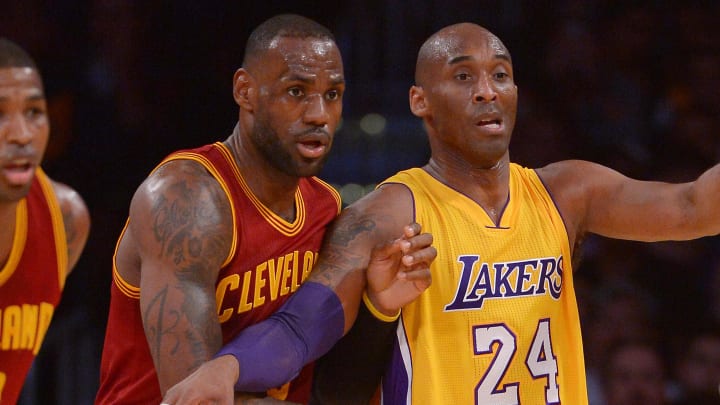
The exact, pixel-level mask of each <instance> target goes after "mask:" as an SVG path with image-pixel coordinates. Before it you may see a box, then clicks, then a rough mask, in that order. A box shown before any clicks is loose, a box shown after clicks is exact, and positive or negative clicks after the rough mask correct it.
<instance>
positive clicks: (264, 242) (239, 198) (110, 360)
mask: <svg viewBox="0 0 720 405" xmlns="http://www.w3.org/2000/svg"><path fill="white" fill-rule="evenodd" d="M178 159H189V160H193V161H196V162H198V163H200V164H201V165H203V167H205V168H206V169H207V170H208V172H209V173H211V174H212V176H213V177H214V178H215V179H216V180H217V181H218V182H219V183H220V185H221V187H222V189H223V190H224V191H225V194H226V196H227V198H228V200H229V201H230V205H231V208H232V212H233V221H234V227H233V228H234V236H233V243H232V248H231V251H230V252H229V254H228V256H227V258H226V260H225V262H224V264H223V266H222V268H221V270H220V273H219V275H218V279H217V282H216V299H217V315H218V319H219V321H220V323H221V328H222V333H223V344H225V343H227V342H228V341H230V340H232V338H233V337H234V336H236V335H237V334H238V333H240V331H242V330H243V329H245V328H247V327H248V326H250V325H253V324H255V323H258V322H260V321H262V320H264V319H266V318H267V317H269V316H270V315H271V314H273V313H274V312H275V311H276V310H277V309H278V308H279V307H280V306H281V305H282V304H283V303H284V302H285V301H286V300H287V299H288V298H289V297H290V295H291V294H292V293H294V292H295V291H296V290H297V288H298V287H299V286H300V284H301V283H302V282H303V281H304V280H305V279H306V277H307V276H308V274H309V273H310V270H311V269H312V267H313V265H314V264H315V262H316V260H317V253H318V251H319V249H320V244H321V242H322V238H323V235H324V233H325V227H326V226H327V225H328V224H329V223H330V222H331V221H332V220H333V219H334V218H335V217H336V216H337V214H338V213H339V212H340V207H341V201H340V196H339V195H338V193H337V192H336V191H335V190H334V189H333V188H332V187H331V186H330V185H328V184H326V183H324V182H323V181H321V180H320V179H318V178H315V177H310V178H303V179H301V180H300V184H299V187H298V190H297V192H296V194H295V207H296V213H297V214H296V218H295V221H294V222H292V223H289V222H287V221H285V220H284V219H282V218H281V217H279V216H278V215H276V214H274V213H273V212H272V211H270V209H268V208H267V207H265V206H264V205H263V204H262V203H261V202H260V201H259V200H258V199H257V198H256V197H255V195H254V194H253V193H252V191H251V190H250V188H249V187H248V185H247V183H246V182H245V179H244V178H243V177H242V175H241V174H240V171H239V169H238V167H237V165H236V164H235V161H234V159H233V157H232V154H231V152H230V150H229V149H228V148H227V147H226V146H224V145H223V144H222V143H219V142H218V143H215V144H212V145H206V146H204V147H201V148H198V149H194V150H187V151H180V152H176V153H174V154H172V155H170V156H169V157H168V158H166V159H165V160H164V162H163V163H165V162H168V161H171V160H178ZM163 163H161V165H162V164H163ZM128 221H132V218H129V219H128ZM115 264H116V263H114V266H113V283H112V288H111V294H112V296H111V304H110V315H109V319H108V327H107V333H106V337H105V345H104V348H103V357H102V363H101V375H100V378H101V384H100V390H99V392H98V395H97V398H96V403H98V404H114V403H148V404H149V403H156V404H157V403H160V400H161V399H162V397H161V394H160V387H159V384H158V379H157V374H156V372H155V368H154V365H153V361H152V358H151V356H150V349H149V347H148V343H147V340H146V338H145V334H144V331H143V325H142V319H141V316H140V302H139V298H140V288H139V287H138V286H134V285H131V284H129V283H128V282H126V281H125V280H123V279H122V277H120V275H119V273H118V272H117V269H116V268H115ZM311 378H312V369H311V366H309V367H306V368H305V369H303V371H302V372H301V373H300V375H299V376H298V377H297V378H296V379H294V380H293V381H292V382H291V383H289V384H286V385H285V386H283V387H280V388H279V389H274V390H271V391H270V392H269V395H271V396H273V397H275V398H278V399H284V400H290V401H296V402H307V400H308V398H309V392H310V382H311Z"/></svg>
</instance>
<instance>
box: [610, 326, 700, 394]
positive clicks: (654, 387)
mask: <svg viewBox="0 0 720 405" xmlns="http://www.w3.org/2000/svg"><path fill="white" fill-rule="evenodd" d="M618 327H620V325H618ZM663 358H664V355H663V353H662V351H661V350H660V349H658V348H657V347H655V346H654V345H653V344H650V343H647V342H643V341H625V342H620V343H618V344H616V345H615V346H613V347H612V348H611V349H610V350H609V351H608V354H607V362H606V365H605V367H604V369H603V387H604V393H605V404H606V405H663V404H668V402H667V400H666V388H667V387H666V384H667V380H666V374H665V367H666V366H665V364H663ZM699 404H700V403H696V405H699Z"/></svg>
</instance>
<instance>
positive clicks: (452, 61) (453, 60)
mask: <svg viewBox="0 0 720 405" xmlns="http://www.w3.org/2000/svg"><path fill="white" fill-rule="evenodd" d="M473 59H475V58H474V57H472V56H470V55H460V56H456V57H454V58H451V59H450V60H449V61H448V65H454V64H456V63H460V62H465V61H466V60H473ZM495 59H502V60H505V61H508V62H511V60H510V57H509V56H507V55H506V54H504V53H496V54H495Z"/></svg>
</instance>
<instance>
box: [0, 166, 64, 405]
mask: <svg viewBox="0 0 720 405" xmlns="http://www.w3.org/2000/svg"><path fill="white" fill-rule="evenodd" d="M67 261H68V259H67V239H66V237H65V228H64V225H63V220H62V213H61V212H60V206H59V205H58V202H57V199H56V197H55V193H54V192H53V189H52V185H51V184H50V180H49V179H48V178H47V177H46V176H45V173H43V171H42V170H41V169H38V170H37V171H36V173H35V179H34V180H33V183H32V185H31V187H30V192H29V193H28V195H27V196H26V197H25V198H24V199H23V200H21V201H20V203H19V204H18V208H17V213H16V215H15V234H14V236H13V244H12V249H11V251H10V256H9V257H8V259H7V262H6V263H5V265H4V266H2V267H0V403H1V404H14V403H16V402H17V399H18V396H19V395H20V391H21V390H22V386H23V382H24V381H25V377H26V375H27V373H28V370H30V365H31V364H32V362H33V359H34V358H35V356H36V355H37V353H38V351H39V350H40V345H41V344H42V341H43V338H44V337H45V333H46V332H47V329H48V327H49V326H50V319H51V318H52V315H53V312H55V307H56V306H57V304H58V302H59V301H60V294H61V292H62V288H63V286H64V284H65V276H66V275H67Z"/></svg>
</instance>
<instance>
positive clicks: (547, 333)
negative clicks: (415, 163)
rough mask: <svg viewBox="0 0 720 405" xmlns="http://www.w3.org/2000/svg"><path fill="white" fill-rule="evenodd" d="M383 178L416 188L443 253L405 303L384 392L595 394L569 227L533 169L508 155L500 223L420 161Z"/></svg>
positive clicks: (393, 400)
mask: <svg viewBox="0 0 720 405" xmlns="http://www.w3.org/2000/svg"><path fill="white" fill-rule="evenodd" d="M386 183H402V184H405V185H407V187H409V189H410V190H411V192H412V194H413V198H414V202H415V212H416V214H415V215H416V218H415V219H416V221H417V222H418V223H420V224H421V225H422V227H423V231H425V232H430V233H432V234H433V238H434V241H435V242H434V245H435V246H436V247H437V250H438V255H437V258H436V260H435V261H434V262H433V264H432V266H431V272H432V277H433V282H432V285H431V286H430V288H428V290H427V291H425V292H424V293H423V294H422V295H421V296H420V297H419V298H418V299H417V300H416V301H414V302H412V303H411V304H409V305H407V306H406V307H405V308H403V310H402V315H401V319H400V322H399V324H398V330H397V338H396V346H395V349H394V353H393V358H392V362H391V364H390V365H389V367H388V370H387V373H386V375H385V377H384V378H383V383H382V401H383V403H384V404H477V405H510V404H560V403H562V404H573V405H582V404H587V392H586V391H587V390H586V385H585V368H584V362H583V351H582V343H581V336H580V321H579V316H578V311H577V304H576V301H575V292H574V289H573V277H572V276H573V272H572V266H571V257H570V255H571V252H570V246H569V242H568V237H567V232H566V229H565V225H564V223H563V220H562V218H561V216H560V214H559V212H558V210H557V208H556V206H555V204H554V203H553V201H552V198H551V196H550V195H549V193H548V191H547V190H546V188H545V187H544V185H543V184H542V182H541V181H540V179H539V178H538V176H537V174H536V173H535V171H533V170H531V169H526V168H522V167H520V166H518V165H515V164H511V165H510V193H509V199H508V201H507V204H506V206H505V209H504V211H503V212H502V215H501V217H500V219H499V223H495V222H493V221H492V220H491V218H490V217H489V216H488V215H487V214H486V212H485V211H484V210H483V208H482V207H480V206H479V205H478V204H477V203H475V202H474V201H473V200H471V199H470V198H468V197H467V196H465V195H463V194H462V192H459V191H458V190H454V189H451V188H449V187H447V186H446V185H444V184H442V183H440V182H439V181H437V180H436V179H434V178H433V177H432V176H430V175H429V174H428V173H427V172H425V171H424V170H422V169H417V168H416V169H411V170H407V171H404V172H400V173H398V174H396V175H395V176H393V177H391V178H389V179H388V180H386Z"/></svg>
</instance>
